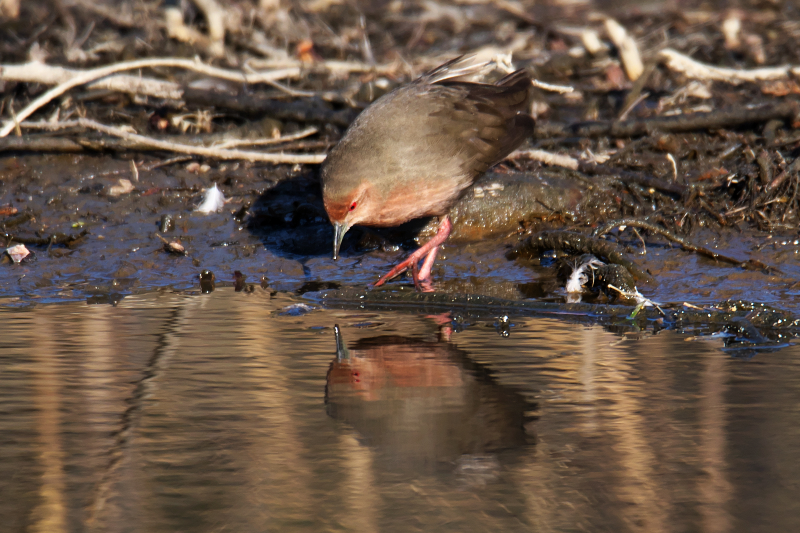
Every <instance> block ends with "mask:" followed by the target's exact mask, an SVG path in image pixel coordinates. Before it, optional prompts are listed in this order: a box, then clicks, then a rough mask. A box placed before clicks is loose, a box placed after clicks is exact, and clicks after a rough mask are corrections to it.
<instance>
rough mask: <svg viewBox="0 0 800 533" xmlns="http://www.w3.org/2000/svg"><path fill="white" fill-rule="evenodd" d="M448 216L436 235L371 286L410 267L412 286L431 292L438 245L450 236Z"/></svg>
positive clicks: (450, 225)
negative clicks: (432, 272)
mask: <svg viewBox="0 0 800 533" xmlns="http://www.w3.org/2000/svg"><path fill="white" fill-rule="evenodd" d="M452 227H453V226H452V224H451V223H450V217H448V216H445V217H444V218H443V219H442V222H441V223H440V224H439V230H438V231H437V232H436V235H435V236H434V237H433V238H432V239H431V240H429V241H428V242H426V243H425V245H424V246H422V247H421V248H420V249H418V250H417V251H415V252H414V253H412V254H411V255H409V256H408V258H407V259H406V260H405V261H403V262H402V263H400V264H398V265H397V266H396V267H394V268H393V269H391V270H390V271H389V272H387V273H386V274H385V275H384V276H383V277H381V279H379V280H378V281H376V282H375V284H374V285H373V287H380V286H381V285H383V284H384V283H386V282H387V281H389V280H391V279H393V278H395V277H397V276H399V275H400V274H402V273H403V272H405V271H406V270H408V269H409V267H410V268H411V275H412V277H413V278H414V287H415V288H416V289H417V291H419V292H433V290H434V289H433V284H432V283H431V269H432V268H433V262H434V261H436V254H437V252H438V251H439V245H440V244H442V243H443V242H444V241H445V240H447V237H449V236H450V230H451V229H452ZM423 257H425V261H424V262H423V263H422V267H421V268H419V266H418V265H419V262H420V260H421V259H422V258H423Z"/></svg>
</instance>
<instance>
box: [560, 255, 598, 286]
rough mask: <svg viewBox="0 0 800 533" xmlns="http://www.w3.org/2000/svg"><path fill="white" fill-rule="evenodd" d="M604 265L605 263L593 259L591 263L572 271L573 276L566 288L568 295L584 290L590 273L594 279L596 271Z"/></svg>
mask: <svg viewBox="0 0 800 533" xmlns="http://www.w3.org/2000/svg"><path fill="white" fill-rule="evenodd" d="M604 264H605V263H603V262H602V261H600V260H599V259H597V258H596V257H593V258H591V259H590V260H589V261H586V262H585V263H582V264H580V265H578V267H577V268H576V269H575V270H573V271H572V274H570V276H569V279H568V280H567V285H566V287H564V289H565V290H566V291H567V294H572V293H576V292H581V291H582V290H583V286H584V285H586V283H588V281H589V273H591V274H592V277H594V270H595V269H596V268H598V267H601V266H603V265H604Z"/></svg>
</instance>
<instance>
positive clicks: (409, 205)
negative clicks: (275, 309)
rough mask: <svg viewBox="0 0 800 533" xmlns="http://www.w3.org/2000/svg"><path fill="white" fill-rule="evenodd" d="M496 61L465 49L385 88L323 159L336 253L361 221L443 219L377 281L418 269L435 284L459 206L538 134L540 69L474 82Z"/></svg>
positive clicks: (417, 279) (418, 283) (427, 285)
mask: <svg viewBox="0 0 800 533" xmlns="http://www.w3.org/2000/svg"><path fill="white" fill-rule="evenodd" d="M487 65H488V64H487V63H486V62H477V61H475V59H474V57H471V56H459V57H456V58H454V59H452V60H450V61H448V62H446V63H444V64H442V65H440V66H438V67H436V68H434V69H433V70H431V71H429V72H427V73H425V74H423V75H422V76H420V77H419V78H417V79H416V80H414V81H412V82H410V83H407V84H405V85H402V86H400V87H398V88H396V89H394V90H393V91H391V92H389V93H387V94H385V95H383V96H382V97H380V98H378V99H377V100H375V102H373V103H372V104H371V105H370V106H369V107H367V108H366V109H364V111H362V112H361V113H360V114H359V115H358V116H357V117H356V119H355V120H354V121H353V123H352V124H351V125H350V127H349V128H348V129H347V130H346V131H345V133H344V135H343V136H342V138H341V140H340V141H339V143H338V144H337V145H336V146H335V147H334V148H333V149H332V150H331V151H330V153H329V154H328V156H327V158H326V159H325V161H324V162H323V164H322V167H321V170H320V178H321V183H322V197H323V203H324V206H325V211H326V212H327V214H328V218H329V219H330V221H331V223H332V224H333V228H334V236H333V259H334V260H336V259H337V258H338V256H339V249H340V247H341V244H342V240H343V238H344V235H345V233H347V231H348V230H349V229H350V228H352V227H353V226H354V225H363V226H377V227H391V226H399V225H400V224H403V223H405V222H408V221H409V220H413V219H416V218H421V217H432V216H435V217H440V222H439V227H438V230H437V233H436V235H435V236H434V237H433V238H431V239H430V240H429V241H428V242H427V243H425V244H424V245H423V246H422V247H421V248H419V249H417V250H416V251H415V252H413V253H412V254H411V255H410V256H409V257H408V258H407V259H405V260H404V261H402V262H401V263H399V264H398V265H397V266H395V267H394V268H392V269H391V270H390V271H389V272H388V273H387V274H386V275H384V276H382V277H381V278H380V279H379V280H378V281H377V282H375V284H374V285H373V287H379V286H381V285H383V284H384V283H385V282H387V281H389V280H390V279H392V278H394V277H396V276H398V275H399V274H402V273H403V272H405V271H406V270H408V269H409V268H411V271H412V275H413V279H414V286H415V287H416V289H417V290H418V291H419V290H423V285H424V290H425V291H430V290H433V289H432V288H431V268H432V267H433V263H434V261H435V260H436V254H437V251H438V248H439V245H441V244H442V243H444V241H445V240H447V238H448V236H449V235H450V231H451V229H452V223H451V221H450V217H449V216H448V213H449V211H450V208H451V207H452V206H453V205H454V204H455V203H456V202H457V201H458V199H459V198H460V197H461V196H463V195H464V194H465V193H466V191H467V190H469V188H470V187H471V186H472V184H473V183H474V182H475V181H476V180H477V179H478V178H479V177H480V176H481V175H482V174H483V173H484V172H486V170H488V169H489V168H490V167H492V166H494V165H495V164H497V163H499V162H500V161H501V160H502V159H504V158H505V157H506V156H507V155H508V154H510V153H511V152H512V151H513V150H515V149H516V148H517V147H518V146H519V145H520V144H522V142H523V141H524V140H525V139H526V138H527V137H528V136H529V135H531V134H532V132H533V127H534V119H533V117H531V116H530V115H529V114H528V113H527V110H528V108H529V107H528V106H529V103H530V98H531V92H532V87H533V85H532V79H531V76H530V74H529V73H528V72H527V71H526V70H525V69H520V70H516V71H514V72H511V73H510V74H508V75H506V76H505V77H503V78H502V79H500V80H498V81H497V82H495V83H493V84H487V83H475V82H471V81H466V80H467V79H468V78H470V77H471V76H474V75H475V74H477V73H479V72H481V71H483V70H485V69H486V68H487ZM423 257H424V258H425V260H424V261H423V263H422V267H421V268H420V267H419V262H420V261H421V260H422V258H423Z"/></svg>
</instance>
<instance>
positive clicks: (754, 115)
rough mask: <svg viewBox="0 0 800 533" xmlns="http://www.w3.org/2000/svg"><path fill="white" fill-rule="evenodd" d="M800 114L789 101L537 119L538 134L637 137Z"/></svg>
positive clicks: (748, 122) (542, 135) (535, 134)
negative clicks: (568, 120)
mask: <svg viewBox="0 0 800 533" xmlns="http://www.w3.org/2000/svg"><path fill="white" fill-rule="evenodd" d="M798 116H800V104H798V102H793V101H785V102H781V103H778V104H775V105H767V106H761V107H757V108H755V109H746V108H736V109H726V110H721V111H710V112H708V113H686V114H683V115H671V116H667V117H651V118H644V119H634V120H623V121H603V122H600V121H597V122H577V123H574V124H560V123H555V122H537V123H536V127H535V128H534V137H535V138H537V139H550V138H552V137H608V136H610V137H636V136H639V135H650V134H651V133H655V132H661V133H682V132H688V131H696V130H716V129H723V128H730V127H733V126H742V125H744V124H754V123H762V122H769V121H770V120H776V119H778V120H787V119H788V120H792V119H795V118H797V117H798Z"/></svg>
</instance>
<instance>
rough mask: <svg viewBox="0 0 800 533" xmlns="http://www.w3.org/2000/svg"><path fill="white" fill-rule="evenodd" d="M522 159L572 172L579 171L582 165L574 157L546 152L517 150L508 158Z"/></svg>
mask: <svg viewBox="0 0 800 533" xmlns="http://www.w3.org/2000/svg"><path fill="white" fill-rule="evenodd" d="M522 158H526V159H532V160H533V161H539V162H541V163H544V164H545V165H555V166H559V167H565V168H570V169H572V170H578V166H579V164H580V163H579V161H578V160H577V159H575V158H574V157H570V156H568V155H563V154H554V153H552V152H546V151H544V150H517V151H516V152H514V153H512V154H510V155H509V156H508V159H522Z"/></svg>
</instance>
